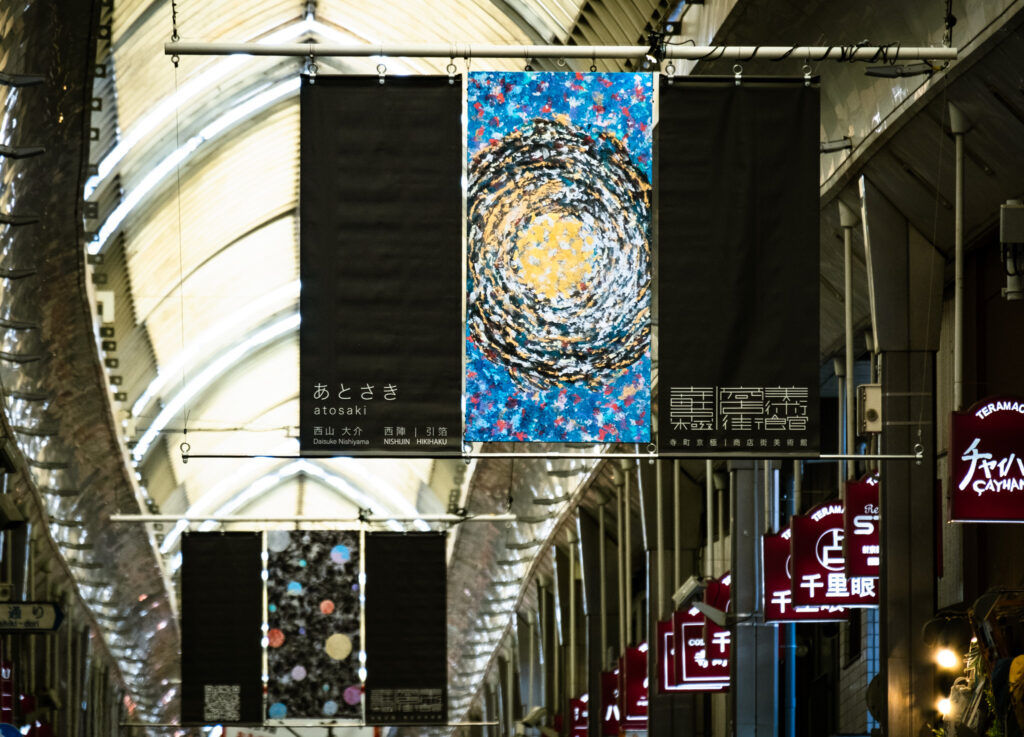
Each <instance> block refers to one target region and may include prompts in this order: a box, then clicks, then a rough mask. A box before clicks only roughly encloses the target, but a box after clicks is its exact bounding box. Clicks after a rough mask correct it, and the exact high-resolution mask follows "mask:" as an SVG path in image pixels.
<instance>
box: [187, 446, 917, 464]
mask: <svg viewBox="0 0 1024 737" xmlns="http://www.w3.org/2000/svg"><path fill="white" fill-rule="evenodd" d="M764 457H765V456H763V455H753V454H751V453H744V452H743V451H735V452H732V451H721V452H718V453H712V454H710V455H709V454H708V453H707V452H706V451H685V452H680V451H674V450H669V451H665V450H663V451H657V450H652V451H649V452H640V453H563V452H557V451H551V452H544V451H540V452H536V453H533V452H526V453H482V452H471V453H403V452H401V451H398V452H388V451H379V452H375V451H364V452H359V451H353V452H350V453H338V454H331V453H324V454H317V453H313V454H310V455H299V454H296V453H289V454H281V455H267V454H265V453H184V454H182V460H184V461H185V462H186V463H187V462H188V461H191V460H196V459H198V460H235V459H256V458H268V459H280V460H299V459H303V458H304V459H306V460H318V459H319V460H329V459H332V458H390V459H395V458H427V459H431V458H461V459H464V460H467V461H468V460H470V459H473V458H478V459H482V458H502V459H505V458H514V459H515V458H518V459H524V458H535V459H539V460H565V461H572V460H576V461H588V460H590V461H596V460H607V459H633V460H635V459H642V458H646V459H648V460H654V459H657V458H727V459H731V460H736V459H746V458H757V459H762V458H764ZM770 458H771V459H780V458H785V459H787V460H804V461H920V460H923V459H924V450H923V449H921V450H915V452H914V453H889V454H885V453H876V454H874V455H856V454H844V453H822V454H820V455H819V454H817V453H777V454H776V455H774V456H770Z"/></svg>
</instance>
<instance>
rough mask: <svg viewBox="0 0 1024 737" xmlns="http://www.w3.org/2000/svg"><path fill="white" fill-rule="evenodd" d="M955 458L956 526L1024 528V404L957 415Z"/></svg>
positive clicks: (985, 405)
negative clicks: (1005, 524) (978, 524)
mask: <svg viewBox="0 0 1024 737" xmlns="http://www.w3.org/2000/svg"><path fill="white" fill-rule="evenodd" d="M949 457H950V459H951V463H952V474H951V478H950V487H951V488H950V496H951V499H950V502H951V504H950V519H951V521H953V522H1024V400H1021V399H1016V398H1013V397H992V398H989V399H984V400H982V401H980V402H978V403H977V404H975V405H974V406H972V407H971V408H970V409H969V410H967V411H966V412H954V413H953V422H952V428H951V432H950V439H949Z"/></svg>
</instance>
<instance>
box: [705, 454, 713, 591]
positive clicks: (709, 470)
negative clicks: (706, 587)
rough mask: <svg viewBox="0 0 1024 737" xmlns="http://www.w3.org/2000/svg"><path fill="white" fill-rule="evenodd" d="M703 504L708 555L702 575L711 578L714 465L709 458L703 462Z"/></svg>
mask: <svg viewBox="0 0 1024 737" xmlns="http://www.w3.org/2000/svg"><path fill="white" fill-rule="evenodd" d="M704 503H705V504H706V505H707V508H708V511H707V514H706V515H705V519H704V528H705V535H706V536H707V540H708V547H707V551H708V554H707V557H706V559H705V560H704V575H705V576H706V577H707V578H713V577H714V575H715V568H714V555H713V550H714V547H713V546H714V544H715V529H714V527H715V515H714V514H713V511H714V504H715V464H714V463H713V462H712V461H711V459H710V458H708V459H707V460H706V461H704Z"/></svg>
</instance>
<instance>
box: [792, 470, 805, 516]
mask: <svg viewBox="0 0 1024 737" xmlns="http://www.w3.org/2000/svg"><path fill="white" fill-rule="evenodd" d="M803 490H804V478H803V468H802V467H801V466H800V461H793V509H792V510H791V511H790V515H794V514H800V493H801V492H802V491H803Z"/></svg>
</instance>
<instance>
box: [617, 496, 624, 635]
mask: <svg viewBox="0 0 1024 737" xmlns="http://www.w3.org/2000/svg"><path fill="white" fill-rule="evenodd" d="M624 486H625V480H623V482H622V483H621V484H617V485H616V486H615V511H616V514H615V517H616V520H615V524H616V525H617V528H618V529H617V530H616V534H617V535H618V537H616V538H615V547H616V548H617V551H616V552H617V553H618V561H617V562H618V566H617V568H618V569H619V570H618V573H619V655H622V653H624V652H626V617H625V614H626V545H625V532H624V531H623V524H622V520H623V518H624V517H625V516H626V515H625V512H624V511H623V509H624V508H623V505H622V496H623V495H622V490H623V487H624Z"/></svg>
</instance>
